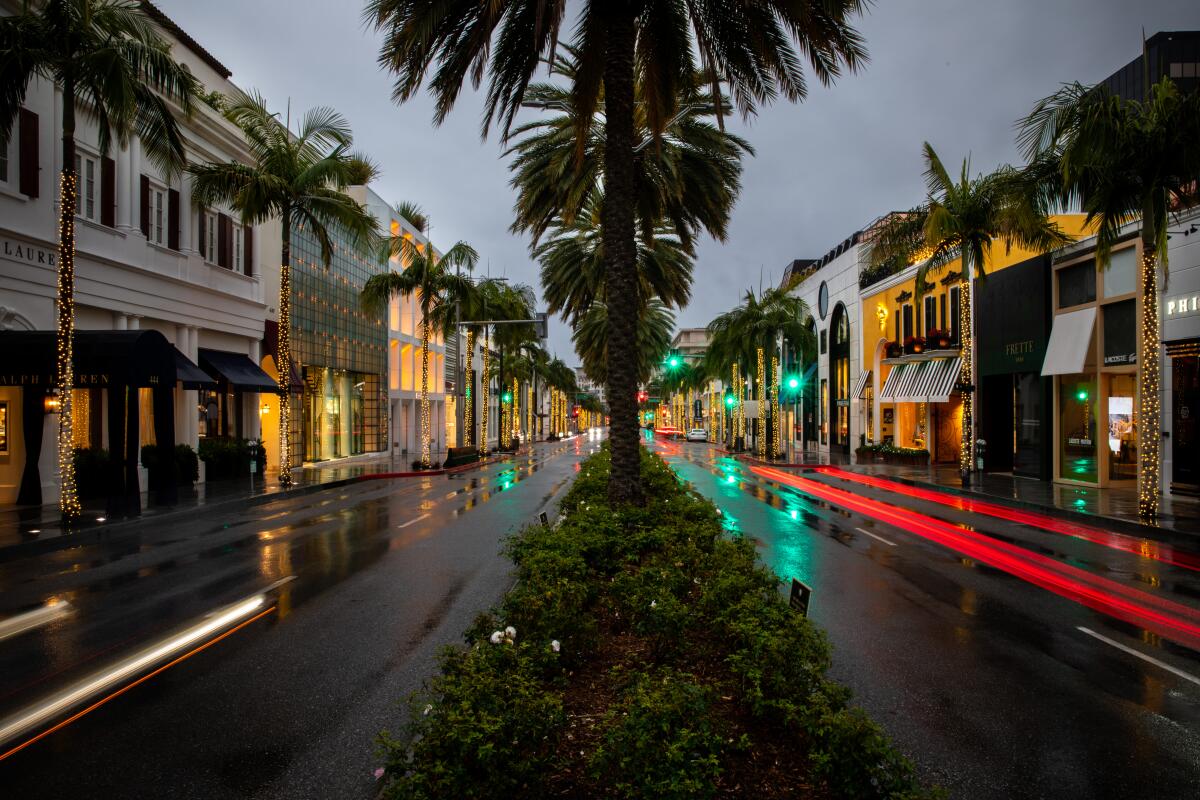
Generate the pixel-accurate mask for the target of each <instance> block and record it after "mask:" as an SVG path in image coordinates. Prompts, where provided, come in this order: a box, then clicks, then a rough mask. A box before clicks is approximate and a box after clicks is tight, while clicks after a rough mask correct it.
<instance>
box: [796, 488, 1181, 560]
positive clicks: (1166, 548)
mask: <svg viewBox="0 0 1200 800" xmlns="http://www.w3.org/2000/svg"><path fill="white" fill-rule="evenodd" d="M813 469H814V470H815V471H816V472H820V473H822V474H825V475H831V476H833V477H836V478H841V479H843V480H848V481H853V482H855V483H860V484H862V485H864V486H870V487H873V488H875V489H883V490H885V491H888V492H893V493H895V494H902V495H905V496H907V497H912V498H914V499H917V500H928V501H930V502H933V503H938V504H940V505H944V506H948V507H950V508H957V509H959V510H960V511H971V512H974V513H977V514H984V515H986V516H989V517H996V518H997V519H1003V520H1008V521H1009V522H1018V523H1021V524H1022V525H1030V526H1032V527H1035V528H1040V529H1042V530H1045V531H1049V532H1051V533H1058V534H1062V535H1063V536H1070V537H1072V538H1075V539H1082V540H1084V541H1086V542H1091V543H1092V544H1098V545H1102V546H1104V547H1109V548H1112V549H1113V550H1122V551H1124V552H1126V553H1132V554H1134V555H1136V556H1140V557H1142V558H1151V559H1154V560H1155V561H1161V562H1163V563H1164V564H1171V565H1172V566H1176V567H1183V568H1184V569H1190V570H1194V571H1197V572H1200V557H1198V556H1195V555H1193V554H1191V553H1186V552H1182V551H1178V550H1176V549H1175V548H1173V547H1171V546H1170V545H1166V544H1160V543H1158V542H1152V541H1149V540H1146V539H1140V538H1138V537H1136V536H1126V535H1124V534H1120V533H1113V532H1111V531H1106V530H1103V529H1101V528H1094V527H1091V526H1089V525H1082V524H1079V523H1074V522H1067V521H1065V520H1061V519H1058V518H1056V517H1052V516H1050V515H1048V514H1039V513H1037V512H1033V511H1022V510H1020V509H1015V508H1009V507H1008V506H1003V505H999V504H997V503H989V502H987V501H986V500H976V499H973V498H970V497H961V496H957V495H951V494H947V493H946V492H939V491H937V490H935V489H922V488H919V487H915V486H909V485H908V484H905V483H900V482H898V481H891V480H888V479H886V478H876V477H874V476H871V475H862V474H859V473H857V472H849V471H847V470H843V469H839V468H838V467H832V466H825V465H821V466H816V467H813Z"/></svg>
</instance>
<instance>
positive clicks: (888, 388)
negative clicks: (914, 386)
mask: <svg viewBox="0 0 1200 800" xmlns="http://www.w3.org/2000/svg"><path fill="white" fill-rule="evenodd" d="M911 366H912V364H896V365H894V366H893V367H892V369H891V370H890V371H889V372H888V374H887V378H885V379H884V381H883V388H882V389H880V390H879V399H880V400H882V401H884V402H887V403H894V402H896V398H895V395H896V389H897V388H898V387H899V386H900V384H901V382H902V381H903V380H904V377H905V375H907V374H908V368H909V367H911Z"/></svg>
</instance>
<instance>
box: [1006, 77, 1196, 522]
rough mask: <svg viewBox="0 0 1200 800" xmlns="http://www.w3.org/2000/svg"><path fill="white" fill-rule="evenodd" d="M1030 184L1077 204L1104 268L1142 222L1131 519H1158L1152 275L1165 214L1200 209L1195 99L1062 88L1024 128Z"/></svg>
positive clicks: (1163, 239)
mask: <svg viewBox="0 0 1200 800" xmlns="http://www.w3.org/2000/svg"><path fill="white" fill-rule="evenodd" d="M1018 138H1019V142H1020V144H1021V145H1022V146H1023V148H1024V150H1025V155H1026V156H1027V157H1028V158H1029V161H1030V164H1029V167H1028V168H1027V172H1026V174H1027V176H1029V177H1030V178H1031V179H1033V180H1034V181H1035V182H1036V183H1037V185H1039V186H1040V187H1041V188H1042V189H1043V190H1044V192H1045V194H1046V196H1047V197H1048V198H1050V199H1052V200H1054V201H1056V202H1058V203H1060V204H1062V205H1066V204H1071V203H1075V202H1078V203H1079V204H1080V205H1081V206H1082V208H1083V211H1084V212H1085V213H1086V214H1087V221H1088V222H1089V223H1096V226H1097V234H1096V239H1097V241H1096V259H1097V261H1098V262H1099V264H1100V266H1101V267H1102V268H1106V267H1107V266H1108V264H1109V255H1110V254H1111V252H1112V247H1113V245H1114V244H1116V242H1117V241H1118V240H1119V238H1120V236H1121V231H1122V228H1123V227H1124V226H1125V225H1127V224H1128V223H1131V222H1134V221H1135V220H1140V221H1139V222H1138V225H1139V228H1140V230H1139V234H1140V239H1141V249H1142V253H1141V260H1140V265H1139V270H1138V288H1139V292H1140V294H1141V305H1142V309H1141V321H1142V324H1141V352H1140V353H1139V355H1138V360H1139V366H1138V409H1139V419H1138V425H1137V438H1138V442H1137V444H1138V462H1139V463H1138V510H1139V513H1140V514H1141V515H1143V516H1145V517H1152V516H1154V515H1156V514H1157V513H1158V502H1159V496H1160V493H1161V486H1160V478H1159V470H1160V468H1161V465H1160V463H1159V459H1160V448H1161V446H1162V415H1161V413H1162V412H1161V409H1160V407H1159V397H1158V393H1159V385H1160V378H1161V376H1160V370H1161V356H1162V344H1161V336H1160V335H1159V324H1160V322H1159V307H1158V273H1159V272H1160V271H1161V273H1162V282H1163V287H1164V288H1165V287H1166V283H1167V275H1168V270H1169V267H1168V264H1167V225H1168V215H1169V212H1170V211H1171V209H1182V208H1187V207H1189V206H1192V205H1195V204H1196V203H1197V202H1200V192H1198V191H1197V181H1198V180H1200V147H1197V144H1196V143H1197V142H1200V92H1196V91H1191V92H1188V93H1187V94H1181V93H1180V92H1179V90H1178V89H1177V88H1176V87H1175V84H1174V83H1172V82H1171V80H1170V79H1169V78H1163V79H1162V81H1161V82H1160V83H1158V84H1155V85H1154V86H1148V87H1147V91H1146V99H1145V100H1144V101H1140V102H1139V101H1136V100H1126V99H1123V98H1120V97H1117V96H1115V95H1113V94H1111V93H1110V92H1109V91H1108V90H1106V89H1105V88H1103V87H1088V86H1083V85H1081V84H1078V83H1073V84H1069V85H1067V86H1064V87H1063V88H1062V89H1060V90H1059V91H1057V92H1055V93H1054V94H1052V95H1050V96H1049V97H1046V98H1044V99H1043V100H1041V101H1039V102H1038V104H1037V105H1036V106H1035V107H1034V109H1033V111H1031V112H1030V114H1029V116H1027V117H1026V118H1025V119H1024V120H1023V121H1022V122H1021V123H1020V129H1019V135H1018Z"/></svg>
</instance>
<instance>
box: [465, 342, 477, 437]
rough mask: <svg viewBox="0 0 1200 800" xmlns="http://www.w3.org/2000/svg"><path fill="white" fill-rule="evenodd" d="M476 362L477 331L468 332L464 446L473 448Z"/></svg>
mask: <svg viewBox="0 0 1200 800" xmlns="http://www.w3.org/2000/svg"><path fill="white" fill-rule="evenodd" d="M474 360H475V330H474V329H473V328H472V329H468V330H467V369H466V372H465V373H464V377H463V446H464V447H472V446H473V445H474V444H475V428H474V425H473V423H474V419H473V414H472V411H473V409H472V406H473V405H474V403H472V402H471V378H472V369H473V363H474Z"/></svg>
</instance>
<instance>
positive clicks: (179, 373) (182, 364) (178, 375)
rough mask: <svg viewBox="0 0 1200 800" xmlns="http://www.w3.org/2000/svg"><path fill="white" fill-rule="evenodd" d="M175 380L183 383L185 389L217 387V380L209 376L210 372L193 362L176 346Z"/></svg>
mask: <svg viewBox="0 0 1200 800" xmlns="http://www.w3.org/2000/svg"><path fill="white" fill-rule="evenodd" d="M175 380H177V381H179V382H180V383H181V384H183V388H184V389H215V388H217V382H216V381H214V380H213V379H212V378H210V377H208V373H207V372H205V371H204V370H202V369H200V368H199V367H197V366H196V365H195V364H193V363H192V362H191V361H190V360H189V359H188V357H187V356H185V355H184V354H183V353H181V352H179V348H175Z"/></svg>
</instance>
